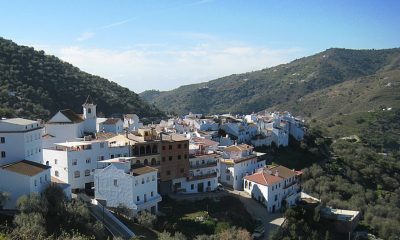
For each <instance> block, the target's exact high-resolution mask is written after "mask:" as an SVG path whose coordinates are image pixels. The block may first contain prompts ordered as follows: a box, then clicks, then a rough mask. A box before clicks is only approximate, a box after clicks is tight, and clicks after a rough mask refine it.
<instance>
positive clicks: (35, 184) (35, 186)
mask: <svg viewBox="0 0 400 240" xmlns="http://www.w3.org/2000/svg"><path fill="white" fill-rule="evenodd" d="M34 182H35V187H36V186H37V180H36V179H35V181H34Z"/></svg>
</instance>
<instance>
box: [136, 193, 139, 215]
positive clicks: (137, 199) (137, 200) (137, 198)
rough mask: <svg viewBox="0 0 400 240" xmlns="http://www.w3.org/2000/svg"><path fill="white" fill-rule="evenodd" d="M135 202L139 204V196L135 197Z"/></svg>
mask: <svg viewBox="0 0 400 240" xmlns="http://www.w3.org/2000/svg"><path fill="white" fill-rule="evenodd" d="M136 202H140V197H139V196H137V197H136ZM138 213H139V212H138Z"/></svg>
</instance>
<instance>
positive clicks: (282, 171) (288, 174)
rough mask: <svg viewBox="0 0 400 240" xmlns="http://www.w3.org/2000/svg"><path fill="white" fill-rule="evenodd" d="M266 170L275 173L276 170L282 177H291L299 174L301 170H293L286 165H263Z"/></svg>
mask: <svg viewBox="0 0 400 240" xmlns="http://www.w3.org/2000/svg"><path fill="white" fill-rule="evenodd" d="M265 170H266V171H271V173H272V174H276V172H278V175H279V176H280V177H282V178H291V177H294V176H296V175H300V174H301V173H302V172H300V171H295V170H292V169H289V168H287V167H284V166H281V165H279V166H266V167H265Z"/></svg>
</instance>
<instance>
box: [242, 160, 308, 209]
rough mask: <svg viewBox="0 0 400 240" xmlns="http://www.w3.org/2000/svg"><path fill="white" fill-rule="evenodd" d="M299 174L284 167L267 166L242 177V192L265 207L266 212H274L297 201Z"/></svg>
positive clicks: (299, 189)
mask: <svg viewBox="0 0 400 240" xmlns="http://www.w3.org/2000/svg"><path fill="white" fill-rule="evenodd" d="M301 174H302V172H300V171H295V170H291V169H289V168H286V167H284V166H267V167H265V168H263V169H262V170H260V171H258V172H256V173H254V174H252V175H249V176H246V177H244V191H245V192H246V193H248V194H249V195H251V196H252V198H254V199H256V200H257V201H259V202H261V203H262V204H263V205H265V206H266V207H267V210H268V212H275V211H277V210H278V209H280V208H281V207H282V206H287V207H289V206H292V205H294V204H296V202H297V201H298V200H299V198H300V191H301V188H300V186H299V178H300V175H301Z"/></svg>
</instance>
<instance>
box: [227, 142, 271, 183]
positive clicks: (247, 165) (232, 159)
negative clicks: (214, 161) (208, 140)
mask: <svg viewBox="0 0 400 240" xmlns="http://www.w3.org/2000/svg"><path fill="white" fill-rule="evenodd" d="M264 166H265V160H260V159H259V157H258V156H257V154H256V153H255V152H253V147H252V146H249V145H247V144H241V145H233V146H230V147H227V148H225V149H224V152H223V156H222V158H221V160H220V182H221V183H224V184H226V185H228V186H231V187H233V189H235V190H241V189H243V177H245V176H247V175H249V174H253V173H254V172H255V171H256V170H257V169H259V168H262V167H264Z"/></svg>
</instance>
